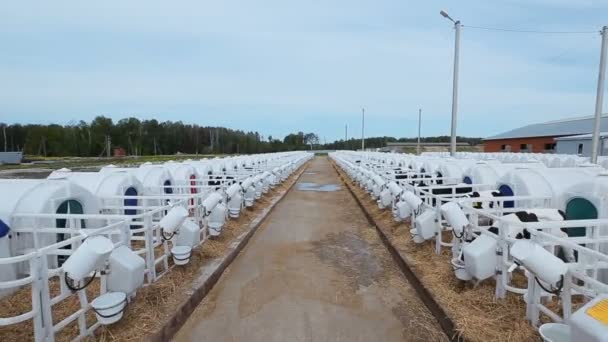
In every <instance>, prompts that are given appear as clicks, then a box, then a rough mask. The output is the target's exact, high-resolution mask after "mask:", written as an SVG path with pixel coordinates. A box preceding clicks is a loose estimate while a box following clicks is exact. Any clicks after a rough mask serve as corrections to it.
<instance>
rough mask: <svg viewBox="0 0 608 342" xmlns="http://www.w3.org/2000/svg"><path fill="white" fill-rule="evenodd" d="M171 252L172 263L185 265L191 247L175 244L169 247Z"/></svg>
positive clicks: (188, 258) (189, 255)
mask: <svg viewBox="0 0 608 342" xmlns="http://www.w3.org/2000/svg"><path fill="white" fill-rule="evenodd" d="M171 254H172V255H173V263H174V264H176V265H186V264H188V263H189V262H190V257H191V256H192V247H189V246H175V247H173V248H171Z"/></svg>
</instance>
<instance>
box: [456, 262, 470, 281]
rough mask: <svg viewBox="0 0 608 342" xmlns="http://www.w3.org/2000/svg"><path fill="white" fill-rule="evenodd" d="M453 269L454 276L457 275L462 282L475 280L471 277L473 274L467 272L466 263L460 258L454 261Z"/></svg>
mask: <svg viewBox="0 0 608 342" xmlns="http://www.w3.org/2000/svg"><path fill="white" fill-rule="evenodd" d="M452 269H453V270H454V274H455V275H456V278H458V279H460V280H464V281H467V280H471V279H472V278H473V277H472V276H471V274H470V273H469V272H468V271H467V269H466V266H465V264H464V262H463V261H462V260H460V259H459V258H453V259H452Z"/></svg>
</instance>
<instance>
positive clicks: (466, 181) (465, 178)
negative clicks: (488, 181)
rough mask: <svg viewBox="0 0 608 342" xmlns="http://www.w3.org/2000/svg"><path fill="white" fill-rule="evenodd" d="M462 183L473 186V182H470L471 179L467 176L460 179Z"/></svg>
mask: <svg viewBox="0 0 608 342" xmlns="http://www.w3.org/2000/svg"><path fill="white" fill-rule="evenodd" d="M462 182H463V183H464V184H473V180H472V179H471V177H469V176H466V177H464V178H463V179H462Z"/></svg>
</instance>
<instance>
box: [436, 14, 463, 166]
mask: <svg viewBox="0 0 608 342" xmlns="http://www.w3.org/2000/svg"><path fill="white" fill-rule="evenodd" d="M439 13H440V14H441V15H442V16H443V17H445V18H446V19H448V20H450V21H451V22H453V23H454V31H455V37H454V77H453V79H452V82H453V84H452V130H451V139H450V155H451V156H452V157H453V156H454V155H455V154H456V122H457V118H458V65H459V60H460V28H461V27H462V24H461V23H460V20H454V19H452V18H451V17H450V16H449V15H448V14H447V13H446V12H445V11H441V12H439Z"/></svg>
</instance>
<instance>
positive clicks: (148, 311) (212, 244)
mask: <svg viewBox="0 0 608 342" xmlns="http://www.w3.org/2000/svg"><path fill="white" fill-rule="evenodd" d="M304 167H305V166H302V167H301V168H300V170H298V171H296V172H295V173H294V174H293V175H292V176H291V177H290V178H289V179H288V180H287V181H286V182H284V183H283V184H281V185H279V186H277V187H275V188H274V189H272V190H270V191H269V192H268V193H267V194H265V195H264V196H263V197H262V198H261V199H260V200H256V202H255V204H254V207H253V208H252V209H245V210H243V211H241V215H240V217H239V218H238V219H236V220H235V219H229V220H227V221H226V224H225V226H224V228H223V230H222V234H221V235H220V236H219V237H217V238H214V239H209V240H207V241H205V243H203V245H201V246H200V247H199V248H197V249H196V250H193V251H192V258H191V260H190V263H189V264H188V265H185V266H180V267H174V268H173V269H172V270H171V271H170V272H168V273H167V274H165V275H164V276H163V277H161V278H160V279H159V280H158V281H157V282H155V283H154V284H152V285H150V286H146V287H144V288H142V289H140V290H139V291H138V292H137V296H136V298H135V300H134V301H133V302H131V303H130V304H129V306H128V308H127V311H126V313H125V315H124V317H123V319H122V320H121V321H119V322H118V323H116V324H114V325H111V326H108V327H104V326H102V327H100V328H99V329H97V330H96V331H95V336H91V337H88V338H87V339H86V340H88V341H141V340H143V339H144V338H145V336H146V335H148V334H152V333H154V332H156V331H158V330H159V329H160V328H161V327H162V326H163V325H164V323H165V322H166V321H168V319H169V318H170V317H171V315H172V314H173V312H174V311H175V310H176V309H177V307H178V306H179V305H180V304H181V303H182V302H183V301H184V300H185V299H186V298H187V297H188V296H189V295H190V290H191V286H192V285H191V284H192V283H193V281H194V280H196V279H197V278H198V277H199V276H200V269H201V267H203V266H204V265H206V264H207V263H209V262H210V261H211V260H212V259H215V258H217V257H220V256H222V255H224V254H225V253H226V252H227V249H228V246H229V245H230V244H231V243H232V242H233V241H234V240H235V238H236V237H238V236H239V235H241V234H242V233H243V232H245V231H246V229H247V228H248V227H249V224H250V223H251V221H253V220H254V219H255V218H256V217H257V216H258V215H259V213H260V212H261V210H262V209H264V208H266V207H267V206H268V205H269V204H270V203H271V202H272V199H273V198H275V197H276V196H278V195H279V194H280V193H281V192H283V191H285V190H286V189H287V188H289V186H291V185H292V184H293V183H294V182H295V181H296V175H297V174H298V173H299V172H300V171H301V169H302V168H304ZM169 263H170V264H172V260H171V261H169ZM49 286H50V288H51V293H53V294H58V293H59V280H58V279H51V280H50V281H49ZM87 293H88V294H89V297H88V298H90V299H91V298H95V297H96V296H98V295H99V281H98V280H94V281H93V283H92V284H91V285H90V286H89V287H88V288H87ZM79 306H80V303H79V301H78V299H77V296H76V294H73V295H71V296H70V297H69V298H68V299H66V300H64V301H61V302H60V303H58V304H57V305H55V306H54V307H53V318H54V320H53V321H54V322H55V323H57V322H59V321H60V320H61V319H63V318H65V317H67V316H68V315H69V314H71V313H73V312H74V311H75V310H77V308H78V307H79ZM29 310H31V290H30V287H29V286H27V287H23V288H21V289H19V290H18V291H16V292H15V293H13V294H11V295H9V296H6V297H4V298H1V299H0V317H8V316H14V315H18V314H22V313H25V312H27V311H29ZM94 323H95V317H94V313H93V312H92V311H91V310H89V312H88V313H87V326H91V325H92V324H94ZM77 335H78V326H77V323H76V322H73V323H72V324H70V325H69V326H68V327H66V328H65V329H64V330H62V332H61V333H59V334H57V335H56V340H57V341H70V340H72V339H73V338H75V337H76V336H77ZM0 337H1V338H0V340H2V341H31V340H33V338H34V332H33V324H32V322H31V320H27V321H25V322H22V323H19V324H14V325H10V326H6V327H0Z"/></svg>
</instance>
